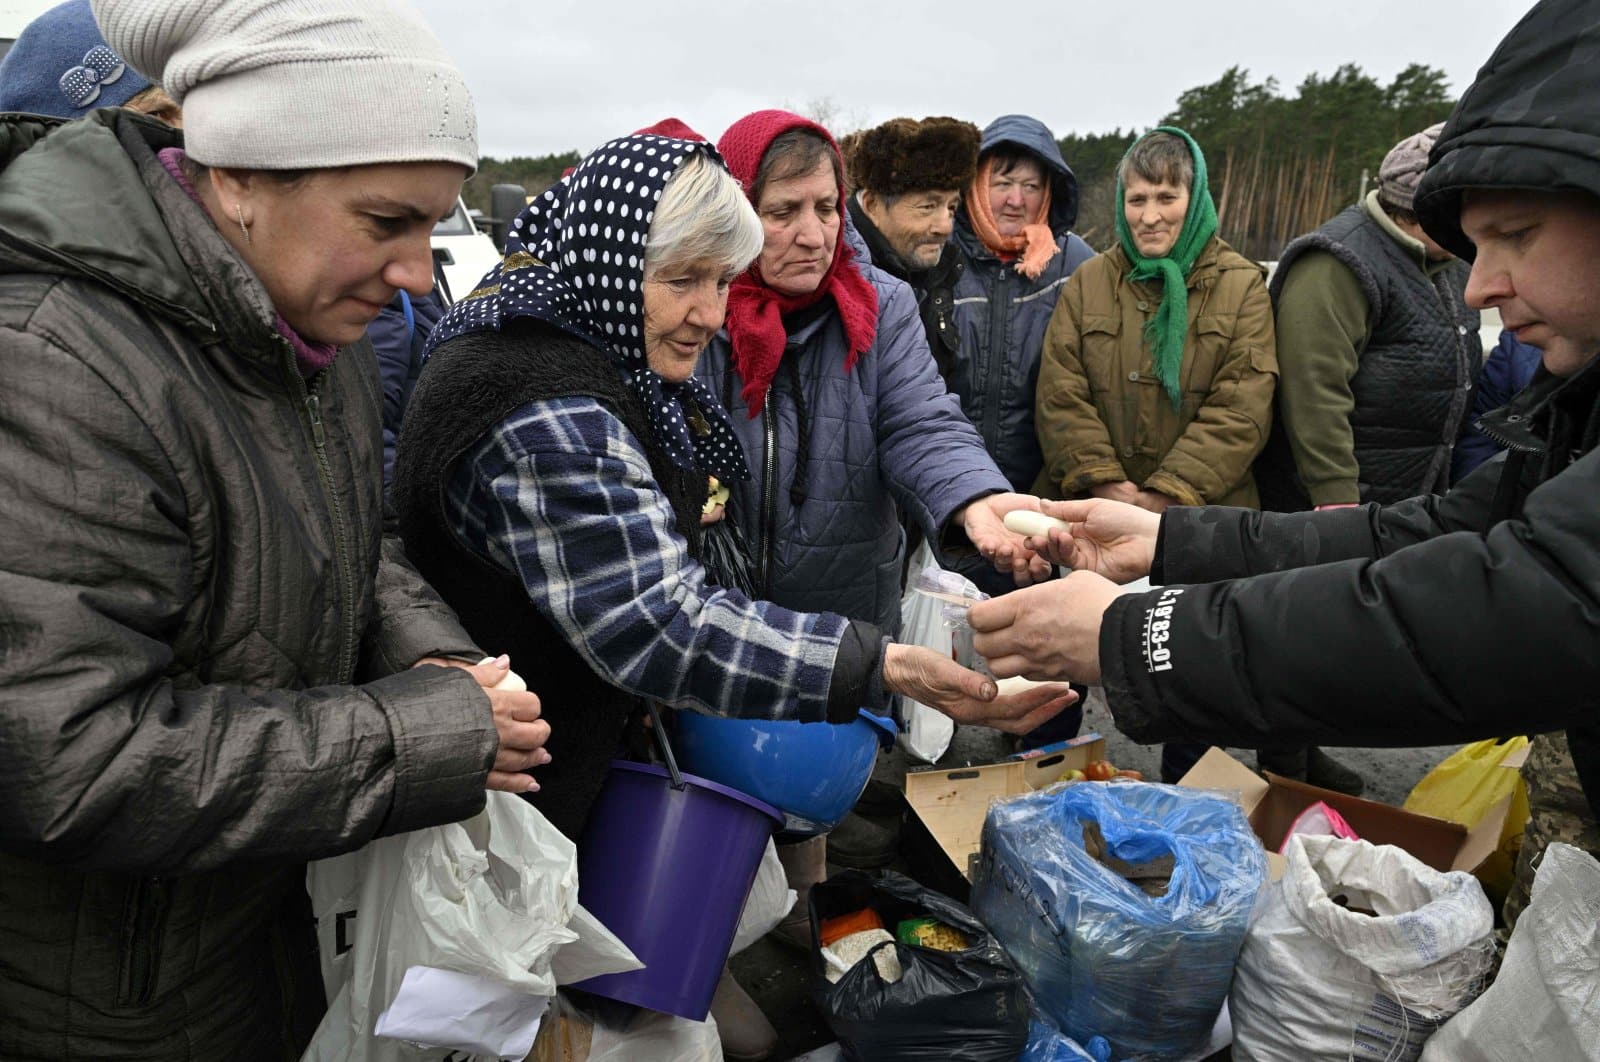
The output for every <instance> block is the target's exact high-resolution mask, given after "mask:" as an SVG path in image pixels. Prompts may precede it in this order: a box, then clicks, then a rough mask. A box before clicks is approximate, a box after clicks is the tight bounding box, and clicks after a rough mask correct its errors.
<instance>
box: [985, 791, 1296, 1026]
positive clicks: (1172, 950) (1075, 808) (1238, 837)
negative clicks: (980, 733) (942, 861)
mask: <svg viewBox="0 0 1600 1062" xmlns="http://www.w3.org/2000/svg"><path fill="white" fill-rule="evenodd" d="M1266 880H1267V861H1266V854H1265V853H1264V852H1263V851H1262V849H1261V844H1260V842H1259V841H1258V840H1257V839H1256V836H1255V834H1254V832H1253V831H1252V830H1251V828H1250V823H1249V821H1248V820H1247V819H1246V817H1245V815H1244V812H1243V811H1242V810H1241V809H1240V808H1239V806H1238V805H1237V804H1235V803H1233V802H1231V801H1229V800H1227V799H1226V798H1224V797H1221V796H1218V795H1216V794H1214V793H1207V792H1202V791H1197V790H1190V789H1182V788H1179V787H1177V786H1166V785H1154V784H1149V783H1145V782H1126V783H1122V784H1118V785H1058V786H1053V787H1051V788H1049V789H1045V790H1042V791H1039V792H1035V793H1030V794H1027V795H1024V796H1022V797H1019V798H1017V799H1015V800H1011V801H1006V802H1004V803H1000V804H996V805H995V806H994V807H992V808H990V809H989V815H988V818H987V819H986V820H985V821H984V826H983V843H982V852H981V857H980V859H979V864H978V869H977V871H976V873H975V875H974V877H973V885H972V907H973V911H974V913H975V914H977V916H978V917H979V918H980V919H982V921H983V922H984V924H986V925H987V926H988V927H989V928H990V929H991V930H992V931H993V932H994V935H995V936H996V937H997V938H998V939H999V940H1000V942H1001V944H1002V945H1004V946H1005V949H1006V951H1007V952H1008V953H1009V954H1010V956H1011V958H1012V960H1013V962H1015V963H1016V965H1017V968H1018V970H1019V971H1020V972H1021V973H1022V976H1023V978H1024V980H1025V981H1026V982H1027V984H1028V989H1029V993H1030V994H1031V996H1032V997H1033V999H1034V1001H1035V1003H1036V1004H1037V1006H1038V1008H1039V1010H1040V1012H1041V1013H1042V1014H1043V1016H1045V1017H1046V1018H1048V1019H1049V1020H1050V1021H1051V1022H1053V1023H1054V1024H1055V1025H1056V1026H1057V1027H1059V1028H1060V1029H1061V1030H1062V1031H1063V1032H1064V1033H1066V1034H1067V1035H1068V1036H1070V1037H1071V1038H1072V1039H1074V1040H1076V1041H1078V1042H1080V1043H1081V1042H1085V1041H1087V1040H1089V1039H1090V1038H1091V1037H1094V1036H1104V1037H1105V1038H1106V1039H1107V1040H1108V1041H1109V1042H1110V1044H1111V1047H1112V1050H1113V1053H1114V1054H1115V1056H1116V1057H1118V1058H1123V1057H1130V1056H1131V1057H1141V1056H1151V1057H1161V1058H1181V1057H1183V1056H1185V1055H1186V1054H1188V1053H1189V1052H1190V1051H1191V1050H1193V1049H1194V1048H1195V1047H1197V1046H1199V1045H1201V1044H1202V1043H1204V1041H1205V1040H1206V1039H1207V1037H1208V1036H1209V1034H1210V1032H1211V1029H1212V1026H1213V1024H1214V1023H1215V1021H1216V1017H1217V1014H1218V1012H1219V1011H1220V1010H1221V1008H1222V1004H1223V1002H1224V1001H1225V1000H1226V999H1227V995H1228V986H1229V983H1230V982H1231V980H1232V978H1233V966H1234V962H1235V960H1236V959H1237V957H1238V954H1239V947H1240V944H1241V943H1242V941H1243V939H1244V935H1245V931H1246V929H1247V928H1248V926H1249V924H1250V919H1251V917H1252V913H1253V911H1254V909H1255V907H1256V904H1257V902H1258V900H1259V897H1260V896H1261V893H1262V889H1263V886H1264V885H1265V883H1266Z"/></svg>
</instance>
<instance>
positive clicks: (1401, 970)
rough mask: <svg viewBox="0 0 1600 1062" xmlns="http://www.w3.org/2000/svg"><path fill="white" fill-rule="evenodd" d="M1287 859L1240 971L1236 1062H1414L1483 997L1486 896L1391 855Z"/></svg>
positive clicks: (1371, 850)
mask: <svg viewBox="0 0 1600 1062" xmlns="http://www.w3.org/2000/svg"><path fill="white" fill-rule="evenodd" d="M1285 855H1286V856H1287V867H1286V868H1285V870H1284V873H1283V878H1282V879H1281V880H1280V881H1278V882H1277V883H1275V884H1274V885H1273V886H1272V887H1271V888H1270V889H1269V890H1268V893H1267V899H1266V902H1265V904H1264V905H1263V909H1262V911H1261V914H1260V917H1259V919H1258V920H1257V922H1256V924H1255V925H1254V926H1252V927H1251V929H1250V931H1249V933H1247V934H1246V935H1245V940H1244V947H1243V948H1242V949H1241V950H1240V952H1239V964H1238V966H1237V967H1236V969H1235V971H1234V981H1233V992H1232V995H1231V997H1230V1009H1231V1011H1232V1017H1233V1036H1234V1039H1233V1057H1234V1058H1235V1059H1237V1060H1238V1062H1252V1060H1261V1062H1264V1060H1277V1059H1284V1058H1293V1059H1296V1060H1298V1062H1321V1060H1328V1062H1333V1060H1335V1059H1337V1060H1339V1062H1345V1060H1347V1059H1349V1060H1354V1062H1380V1060H1382V1062H1415V1060H1416V1059H1417V1058H1418V1056H1420V1055H1421V1053H1422V1047H1423V1044H1424V1043H1425V1042H1426V1041H1427V1039H1428V1037H1429V1036H1431V1035H1432V1034H1433V1033H1434V1031H1435V1030H1436V1029H1438V1027H1439V1026H1440V1025H1441V1024H1443V1023H1444V1021H1445V1020H1446V1019H1448V1018H1449V1017H1450V1016H1451V1015H1453V1014H1455V1013H1456V1012H1457V1011H1459V1010H1460V1009H1461V1008H1462V1007H1464V1006H1466V1005H1467V1004H1468V1003H1470V1002H1472V1000H1473V999H1474V998H1475V997H1476V996H1477V995H1478V993H1479V992H1481V991H1482V990H1483V979H1484V977H1485V975H1486V974H1487V973H1488V968H1489V963H1490V960H1491V957H1492V955H1493V942H1492V940H1491V938H1490V932H1491V930H1492V929H1493V926H1494V913H1493V911H1492V910H1491V909H1490V907H1489V900H1488V898H1487V897H1485V896H1484V894H1483V887H1482V886H1481V885H1479V884H1478V880H1477V879H1476V878H1474V877H1473V876H1472V875H1471V874H1465V873H1461V872H1459V871H1455V872H1451V873H1447V874H1446V873H1440V872H1439V871H1437V870H1434V869H1433V868H1432V867H1429V866H1427V865H1425V864H1423V863H1421V862H1420V861H1418V860H1417V859H1415V858H1413V857H1412V856H1411V855H1409V854H1407V853H1406V852H1405V851H1403V850H1401V849H1399V848H1395V847H1393V846H1391V845H1374V844H1370V843H1368V842H1366V841H1347V840H1343V839H1341V838H1337V837H1306V836H1297V837H1295V838H1293V839H1292V840H1291V841H1290V843H1289V847H1288V850H1287V852H1286V853H1285ZM1340 899H1342V900H1343V902H1342V903H1341V902H1338V901H1339V900H1340ZM1368 911H1370V912H1374V913H1373V914H1367V913H1364V912H1368Z"/></svg>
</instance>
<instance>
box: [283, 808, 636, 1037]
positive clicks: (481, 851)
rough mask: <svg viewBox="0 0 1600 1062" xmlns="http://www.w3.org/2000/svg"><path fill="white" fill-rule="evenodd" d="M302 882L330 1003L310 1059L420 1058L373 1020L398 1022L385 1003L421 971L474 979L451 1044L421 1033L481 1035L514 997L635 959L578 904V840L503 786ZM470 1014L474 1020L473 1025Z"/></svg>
mask: <svg viewBox="0 0 1600 1062" xmlns="http://www.w3.org/2000/svg"><path fill="white" fill-rule="evenodd" d="M306 887H307V891H308V892H309V894H310V897H311V908H312V913H313V914H314V915H315V916H316V919H317V943H318V952H319V958H320V960H321V963H322V977H323V987H324V990H325V992H326V993H327V998H328V1000H329V1003H328V1011H327V1013H326V1014H325V1015H324V1016H323V1019H322V1023H321V1024H320V1025H319V1026H318V1027H317V1031H316V1034H315V1036H314V1037H313V1038H312V1042H311V1044H310V1046H309V1048H308V1049H307V1051H306V1053H305V1056H304V1058H305V1060H306V1062H387V1060H400V1059H411V1058H415V1057H417V1052H416V1050H415V1049H414V1048H412V1047H410V1046H408V1045H407V1044H406V1043H404V1042H402V1041H400V1040H395V1039H389V1038H386V1037H381V1036H378V1035H376V1034H375V1031H374V1027H375V1025H376V1024H377V1021H378V1019H379V1016H380V1015H382V1014H386V1013H387V1015H388V1016H389V1018H390V1020H391V1021H399V1020H400V1019H401V1018H402V1017H404V1015H402V1014H400V1013H399V1012H398V1011H396V1010H394V1009H393V1004H394V1003H395V1001H396V997H397V995H398V994H399V993H400V991H401V989H402V987H403V985H404V983H405V980H406V976H407V974H408V972H410V971H413V970H417V969H418V968H421V967H428V968H430V969H431V970H435V971H446V972H453V973H457V974H465V975H470V976H471V977H472V978H475V979H477V980H478V981H480V982H482V987H481V991H480V992H479V993H478V998H477V1002H476V1003H473V1002H472V1001H471V1000H470V998H468V997H465V996H463V997H462V1001H461V1002H460V1004H459V1006H458V1010H459V1011H460V1012H461V1013H463V1014H465V1015H466V1016H467V1018H468V1019H469V1020H468V1021H467V1022H464V1023H459V1024H458V1025H456V1026H452V1027H451V1028H450V1029H449V1030H448V1031H449V1032H450V1034H451V1037H450V1038H448V1039H440V1040H437V1041H434V1040H428V1041H426V1042H430V1043H434V1044H436V1045H437V1046H440V1047H464V1046H467V1044H468V1043H469V1042H470V1043H477V1041H472V1040H469V1039H461V1038H459V1037H462V1036H463V1035H468V1034H471V1035H484V1036H489V1035H495V1034H496V1033H497V1031H498V1030H499V1029H501V1028H502V1027H505V1026H506V1025H507V1024H508V1023H507V1022H506V1020H505V1019H506V1016H505V1014H504V1013H502V1011H503V1009H504V1008H503V1004H504V1003H505V1002H506V1000H507V998H508V993H510V994H513V995H514V994H517V993H520V994H521V995H522V996H524V997H525V998H526V999H527V1000H528V1002H529V1004H530V1005H532V1006H535V1007H540V1008H542V1006H543V999H544V998H546V997H549V996H550V995H552V994H553V993H554V992H555V989H556V985H557V984H561V983H565V982H567V981H569V980H573V979H578V978H585V977H591V976H594V975H596V974H605V973H612V972H620V971H624V970H636V969H638V968H639V967H640V963H639V961H638V960H637V959H635V958H634V956H633V955H632V954H631V953H630V952H629V951H628V949H627V948H626V947H624V946H623V944H622V942H621V941H619V940H617V938H616V937H615V936H613V935H612V934H611V933H610V932H609V931H608V930H607V929H606V928H605V926H603V925H601V924H600V923H599V922H598V921H596V920H595V919H594V918H592V917H590V916H589V915H588V913H587V912H585V911H584V909H583V908H582V907H580V906H578V871H577V852H576V851H575V849H574V847H573V844H572V842H571V841H569V840H568V839H567V838H565V837H563V836H562V835H561V833H560V832H559V831H558V830H556V828H555V827H554V826H552V825H550V823H549V821H548V820H546V819H545V817H544V816H543V815H541V814H540V813H539V812H538V810H536V809H535V808H534V807H533V805H531V804H529V803H527V802H525V801H523V800H521V799H520V798H518V797H516V796H513V795H511V794H509V793H495V792H491V793H489V794H488V797H487V801H486V803H485V806H484V810H483V811H482V812H480V813H479V814H477V815H475V816H473V817H472V818H470V819H467V820H465V821H463V822H458V823H451V824H449V825H446V826H432V827H429V828H427V829H423V830H416V831H414V832H412V833H404V834H395V835H393V836H389V837H380V838H378V839H377V840H375V841H372V842H370V843H368V844H367V845H366V846H365V847H363V848H360V849H358V850H356V851H354V852H349V853H346V854H345V855H341V856H334V857H332V858H330V859H322V860H317V861H315V862H313V863H311V864H310V865H309V866H308V868H307V871H306ZM457 987H458V988H459V987H460V986H459V985H458V986H457ZM535 1013H537V1011H535ZM472 1020H477V1021H479V1022H480V1026H481V1027H478V1028H468V1027H467V1026H468V1025H470V1024H471V1021H472ZM509 1025H511V1026H516V1022H509ZM531 1035H532V1034H531V1033H530V1034H529V1039H530V1041H531ZM527 1046H528V1045H527V1044H521V1045H520V1047H521V1050H520V1051H519V1052H516V1053H517V1054H519V1055H520V1054H525V1053H526V1051H527Z"/></svg>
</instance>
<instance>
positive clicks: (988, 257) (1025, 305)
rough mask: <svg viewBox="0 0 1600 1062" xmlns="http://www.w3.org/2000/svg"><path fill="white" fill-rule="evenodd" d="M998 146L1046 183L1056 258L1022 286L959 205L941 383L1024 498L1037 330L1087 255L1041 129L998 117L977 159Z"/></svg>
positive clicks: (1054, 150) (1034, 457)
mask: <svg viewBox="0 0 1600 1062" xmlns="http://www.w3.org/2000/svg"><path fill="white" fill-rule="evenodd" d="M1002 144H1014V145H1016V146H1018V147H1022V148H1025V149H1026V150H1028V151H1029V152H1031V153H1032V154H1033V155H1035V156H1036V157H1037V158H1038V160H1039V162H1040V164H1041V165H1042V166H1043V167H1044V169H1045V172H1046V174H1048V176H1049V178H1050V228H1051V229H1052V230H1053V231H1054V232H1055V234H1056V245H1057V246H1058V247H1059V248H1060V251H1059V252H1057V254H1056V255H1055V257H1053V258H1051V259H1050V262H1049V264H1047V265H1046V266H1045V269H1044V272H1043V273H1041V274H1040V275H1039V276H1038V278H1037V279H1034V280H1029V279H1028V278H1027V277H1025V276H1023V275H1022V274H1021V273H1018V272H1017V271H1016V269H1015V268H1013V266H1012V265H1010V264H1008V263H1004V262H1001V261H1000V259H998V258H996V257H995V256H994V254H992V253H991V252H990V251H989V250H988V249H987V248H986V247H984V246H983V244H982V243H980V242H979V240H978V237H977V236H976V234H974V233H973V231H972V222H971V219H970V218H968V216H967V211H966V207H965V206H964V205H963V207H962V208H961V211H960V213H959V214H957V216H956V230H955V235H954V236H953V241H954V244H955V247H956V248H957V249H959V251H960V252H961V253H962V254H963V255H964V256H965V257H966V260H967V268H966V269H965V270H964V271H963V272H962V274H961V279H960V280H959V281H958V282H957V283H956V290H955V310H954V313H955V322H956V329H957V334H958V335H959V336H960V348H959V349H958V350H957V351H956V354H955V360H954V364H953V367H952V369H951V372H950V376H949V379H948V383H949V385H950V389H951V390H952V391H954V392H955V393H956V394H957V395H959V396H960V398H961V409H962V411H963V412H965V413H966V415H967V417H968V418H969V419H970V420H971V421H972V423H973V425H974V426H976V427H977V429H978V432H979V434H980V435H981V436H982V437H983V443H984V445H985V446H987V447H988V448H989V453H990V454H992V455H993V456H994V459H995V463H996V464H998V465H999V466H1000V471H1001V472H1003V473H1004V474H1005V477H1006V479H1008V480H1009V481H1010V482H1011V485H1012V486H1013V487H1014V488H1015V489H1016V490H1019V491H1026V490H1029V489H1030V488H1031V487H1032V486H1033V481H1034V477H1036V476H1037V475H1038V474H1039V470H1040V469H1041V468H1042V467H1044V457H1043V455H1042V454H1041V453H1040V451H1039V439H1038V436H1037V435H1036V434H1035V432H1034V427H1033V393H1034V390H1035V389H1036V388H1037V386H1038V383H1039V350H1040V348H1041V347H1042V346H1043V344H1044V331H1045V327H1046V326H1047V325H1049V323H1050V313H1051V311H1053V310H1054V309H1055V305H1056V296H1057V295H1059V294H1060V293H1061V285H1063V284H1065V283H1066V282H1067V277H1069V276H1071V275H1072V271H1073V270H1074V269H1076V268H1078V266H1079V265H1081V264H1082V263H1084V262H1087V261H1088V260H1089V259H1090V258H1093V257H1094V251H1093V249H1091V248H1090V247H1089V245H1088V244H1087V243H1084V242H1083V240H1082V239H1080V238H1079V237H1078V236H1076V235H1074V234H1073V233H1072V231H1071V229H1072V226H1073V224H1074V222H1076V221H1077V219H1078V179H1077V178H1076V177H1074V176H1073V174H1072V170H1071V169H1070V168H1068V166H1067V164H1066V162H1065V161H1063V160H1062V158H1061V150H1060V148H1058V147H1057V146H1056V142H1055V138H1054V137H1052V136H1051V135H1050V130H1049V129H1047V128H1046V127H1045V125H1044V123H1043V122H1041V121H1039V120H1038V119H1036V118H1029V117H1027V116H1025V115H1020V114H1008V115H1006V116H1004V117H1002V118H996V119H995V120H994V121H992V122H990V123H989V125H988V127H987V128H986V129H984V131H983V141H982V144H981V146H980V153H985V154H986V153H988V152H989V151H992V150H994V149H995V148H997V147H999V146H1001V145H1002ZM946 253H947V254H948V253H949V251H948V250H947V251H946Z"/></svg>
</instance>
